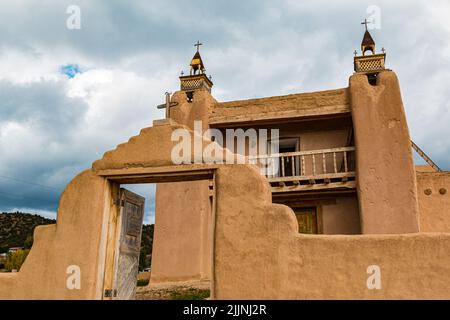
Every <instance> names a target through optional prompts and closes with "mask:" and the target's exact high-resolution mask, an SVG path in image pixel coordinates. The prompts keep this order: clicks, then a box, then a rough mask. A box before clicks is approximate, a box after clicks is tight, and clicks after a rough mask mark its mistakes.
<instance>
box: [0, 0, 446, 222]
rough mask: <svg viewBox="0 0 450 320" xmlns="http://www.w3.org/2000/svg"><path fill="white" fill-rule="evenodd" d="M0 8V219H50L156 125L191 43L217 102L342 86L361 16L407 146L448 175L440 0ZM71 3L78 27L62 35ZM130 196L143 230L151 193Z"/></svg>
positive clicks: (25, 0)
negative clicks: (109, 158)
mask: <svg viewBox="0 0 450 320" xmlns="http://www.w3.org/2000/svg"><path fill="white" fill-rule="evenodd" d="M0 4H1V7H0V211H12V210H17V209H18V210H24V211H27V212H32V213H40V214H43V215H46V216H49V217H54V216H55V212H56V208H57V204H58V199H59V195H60V193H61V192H62V190H63V189H64V187H65V185H66V184H67V183H68V182H69V181H70V180H71V179H72V178H73V176H74V175H76V174H77V173H78V172H80V171H82V170H84V169H87V168H89V167H90V166H91V163H92V162H93V161H94V160H96V159H98V158H100V157H101V156H102V154H103V153H104V152H105V151H107V150H109V149H112V148H114V147H115V146H116V145H117V144H118V143H121V142H124V141H127V140H128V138H129V137H130V136H132V135H136V134H138V132H139V130H140V129H141V128H143V127H147V126H149V125H151V123H152V120H153V119H158V118H163V117H164V111H162V110H157V109H156V108H155V105H157V104H160V103H161V102H162V101H163V99H164V92H165V91H175V90H177V88H178V86H179V83H178V75H179V73H180V71H181V70H184V71H187V70H188V63H189V61H190V58H191V57H192V55H193V53H194V50H195V48H194V46H193V44H194V43H195V42H196V41H197V40H200V41H202V42H203V43H204V46H203V47H202V48H201V52H202V57H203V59H204V61H205V64H206V68H207V72H208V73H209V74H211V75H212V77H213V81H214V83H215V86H214V88H213V95H214V96H215V97H216V99H218V100H219V101H226V100H234V99H245V98H253V97H264V96H273V95H283V94H289V93H298V92H308V91H316V90H326V89H333V88H340V87H345V86H347V85H348V77H349V76H350V75H351V73H352V71H353V70H352V67H353V66H352V63H353V51H354V50H355V49H359V45H360V42H361V38H362V34H363V31H364V29H363V26H361V25H360V22H361V20H363V19H364V18H366V17H368V18H371V17H374V16H373V13H374V11H372V10H371V8H373V6H376V8H379V10H380V11H379V13H380V14H379V19H378V24H377V25H376V27H377V28H376V29H374V30H372V31H371V33H372V35H373V37H374V39H375V41H376V43H377V46H378V49H380V48H381V47H384V48H386V51H387V66H388V67H389V68H391V69H393V70H394V71H395V72H396V73H397V75H398V76H399V78H400V83H401V89H402V95H403V100H404V104H405V108H406V112H407V117H408V120H409V127H410V131H411V136H412V138H413V139H414V141H415V142H416V143H417V144H419V145H420V146H422V147H423V149H424V150H425V151H426V152H427V153H428V154H429V155H430V156H431V158H432V159H434V160H435V161H436V162H437V163H438V164H439V165H440V166H441V167H443V168H445V169H450V159H449V158H448V154H449V153H450V139H448V137H449V136H450V126H449V124H450V111H449V110H450V90H448V87H449V83H450V21H449V20H448V17H449V16H450V3H449V2H448V1H425V0H423V1H419V0H418V1H414V2H413V1H395V4H394V1H378V2H376V1H361V0H354V1H339V3H337V1H323V0H315V1H297V0H279V1H275V0H245V1H242V0H241V1H230V0H226V1H225V0H215V1H206V0H203V1H200V0H190V1H182V0H178V1H171V0H162V1H159V0H151V1H139V0H127V1H123V0H84V1H82V0H78V1H77V0H70V1H65V0H14V1H8V0H0ZM71 5H76V6H78V7H79V8H80V10H81V25H80V26H81V29H69V28H67V19H68V18H70V14H68V13H67V8H68V7H69V6H71ZM368 8H369V12H368ZM70 21H72V20H70ZM155 151H156V150H155ZM135 190H137V191H138V192H139V193H141V194H145V195H146V196H147V198H148V201H147V213H149V214H148V215H147V221H151V220H152V217H151V211H152V208H153V205H152V202H153V201H152V199H153V189H152V188H150V187H147V188H146V189H144V188H142V187H137V189H135Z"/></svg>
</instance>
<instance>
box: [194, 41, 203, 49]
mask: <svg viewBox="0 0 450 320" xmlns="http://www.w3.org/2000/svg"><path fill="white" fill-rule="evenodd" d="M202 45H203V43H201V42H200V41H198V40H197V43H196V44H194V47H197V52H198V51H199V49H200V46H202Z"/></svg>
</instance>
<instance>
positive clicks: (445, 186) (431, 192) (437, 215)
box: [417, 172, 450, 232]
mask: <svg viewBox="0 0 450 320" xmlns="http://www.w3.org/2000/svg"><path fill="white" fill-rule="evenodd" d="M417 193H418V195H419V208H420V231H421V232H450V210H449V208H450V172H417Z"/></svg>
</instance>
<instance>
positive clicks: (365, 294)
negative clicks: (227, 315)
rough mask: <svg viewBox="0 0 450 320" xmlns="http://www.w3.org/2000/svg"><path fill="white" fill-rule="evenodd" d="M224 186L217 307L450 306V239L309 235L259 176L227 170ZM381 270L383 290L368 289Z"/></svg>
mask: <svg viewBox="0 0 450 320" xmlns="http://www.w3.org/2000/svg"><path fill="white" fill-rule="evenodd" d="M231 175H234V176H238V177H242V179H240V184H238V185H236V184H235V183H234V181H233V180H230V179H228V177H229V176H231ZM217 180H218V181H217V182H218V190H217V191H218V196H217V200H218V202H217V205H218V207H217V217H216V236H215V256H214V263H215V294H216V296H215V297H216V298H217V299H348V298H353V299H415V298H424V299H431V298H438V299H448V298H450V286H449V285H448V284H449V281H450V264H449V262H450V255H449V254H448V253H449V252H450V251H449V250H450V234H438V233H435V234H425V233H424V234H422V233H420V234H419V233H417V234H399V235H345V236H344V235H340V236H333V235H302V234H298V232H297V231H298V230H297V225H296V219H295V217H294V214H293V212H292V210H291V209H290V208H288V207H286V206H283V205H278V204H272V203H271V201H270V198H271V195H270V189H269V188H268V185H267V184H266V183H262V181H261V177H260V176H259V175H258V173H257V172H256V171H255V170H254V169H253V168H251V167H243V166H239V167H237V166H234V167H220V168H219V169H218V175H217ZM243 193H245V194H246V199H247V200H246V201H241V200H240V198H241V195H242V194H243ZM374 264H375V265H378V266H380V268H381V279H382V280H381V281H382V289H381V290H369V289H368V288H367V286H366V281H367V278H368V276H369V275H368V274H367V273H366V270H367V267H368V266H370V265H374Z"/></svg>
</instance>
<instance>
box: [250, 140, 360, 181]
mask: <svg viewBox="0 0 450 320" xmlns="http://www.w3.org/2000/svg"><path fill="white" fill-rule="evenodd" d="M354 153H355V147H341V148H331V149H321V150H311V151H299V152H286V153H278V154H269V155H259V156H253V157H250V158H249V160H250V162H251V163H253V164H256V165H258V166H259V167H260V168H261V170H262V173H263V174H264V175H266V177H267V178H268V180H269V182H270V183H271V185H272V187H274V188H285V187H289V188H288V189H290V190H292V189H295V190H297V189H308V188H309V189H311V188H312V189H317V188H335V187H342V186H343V185H342V183H347V182H353V183H349V184H347V185H345V187H354V180H355V154H354Z"/></svg>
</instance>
